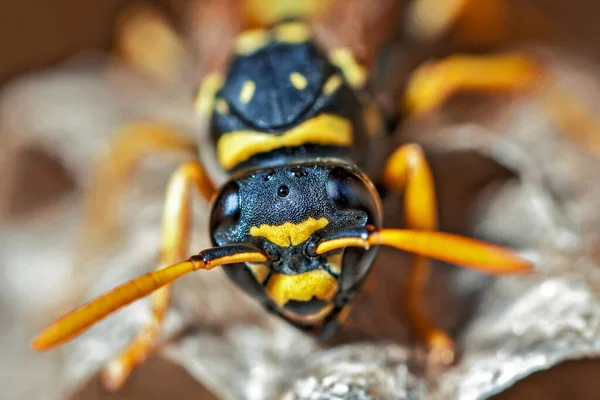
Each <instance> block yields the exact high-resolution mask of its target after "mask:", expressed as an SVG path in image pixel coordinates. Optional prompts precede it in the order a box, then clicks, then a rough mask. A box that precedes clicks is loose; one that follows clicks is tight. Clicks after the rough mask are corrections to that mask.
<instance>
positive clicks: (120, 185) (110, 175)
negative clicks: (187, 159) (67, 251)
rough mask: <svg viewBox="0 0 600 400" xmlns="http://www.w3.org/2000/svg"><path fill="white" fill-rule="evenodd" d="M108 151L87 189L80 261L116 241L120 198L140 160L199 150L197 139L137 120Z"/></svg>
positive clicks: (111, 144)
mask: <svg viewBox="0 0 600 400" xmlns="http://www.w3.org/2000/svg"><path fill="white" fill-rule="evenodd" d="M107 148H108V151H107V152H106V153H104V154H103V155H102V156H100V158H99V159H98V160H97V161H96V163H95V167H94V169H93V171H92V177H91V183H90V186H89V187H88V188H87V190H86V198H85V205H84V207H85V209H84V222H83V228H82V230H83V232H82V240H81V243H80V244H79V246H78V247H77V254H76V260H75V261H76V263H79V262H80V261H81V260H84V259H85V258H86V256H87V255H88V254H89V252H90V250H91V249H97V248H99V247H103V246H105V245H108V244H109V243H111V242H112V241H114V240H115V238H116V234H117V233H118V227H119V222H118V221H119V200H120V194H121V193H123V192H124V191H125V190H126V188H127V186H128V184H129V181H130V179H131V177H132V175H133V174H134V172H135V168H136V166H137V164H138V161H139V160H140V159H142V158H143V157H144V156H147V155H149V154H151V153H156V152H167V151H187V152H190V153H192V152H195V151H196V146H195V143H194V141H192V140H190V139H188V138H186V137H183V136H179V135H177V134H176V133H175V132H174V131H173V130H172V129H170V128H169V127H167V126H164V125H159V124H155V123H151V122H145V121H136V122H132V123H129V124H127V125H124V126H122V127H121V128H120V129H119V130H118V131H117V133H116V134H115V136H114V137H113V139H112V140H111V141H110V142H109V143H108V146H107Z"/></svg>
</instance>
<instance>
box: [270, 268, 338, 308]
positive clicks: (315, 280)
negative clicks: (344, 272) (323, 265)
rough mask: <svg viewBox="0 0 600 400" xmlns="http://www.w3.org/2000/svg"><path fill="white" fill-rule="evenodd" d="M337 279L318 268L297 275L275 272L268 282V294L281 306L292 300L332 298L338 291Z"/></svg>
mask: <svg viewBox="0 0 600 400" xmlns="http://www.w3.org/2000/svg"><path fill="white" fill-rule="evenodd" d="M338 288H339V286H338V283H337V280H336V279H335V278H334V277H333V276H332V275H331V274H330V273H329V272H327V271H324V270H322V269H316V270H313V271H309V272H304V273H302V274H296V275H285V274H279V273H276V274H273V275H271V278H270V279H269V283H267V287H266V292H267V295H268V296H269V297H270V298H271V299H272V300H273V302H275V304H277V305H278V306H279V307H283V306H284V305H285V303H287V302H288V301H290V300H296V301H309V300H311V299H312V298H313V297H315V298H317V299H319V300H325V301H327V300H331V299H332V298H333V296H335V294H336V293H337V292H338Z"/></svg>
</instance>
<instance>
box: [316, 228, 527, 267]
mask: <svg viewBox="0 0 600 400" xmlns="http://www.w3.org/2000/svg"><path fill="white" fill-rule="evenodd" d="M349 233H350V234H349V235H345V234H344V233H343V232H339V233H338V234H336V235H335V236H337V237H335V238H332V239H329V240H323V241H321V242H320V243H319V244H318V245H317V248H316V253H317V254H323V253H327V252H329V251H332V250H336V249H340V248H343V247H365V248H368V247H369V246H374V245H384V246H390V247H394V248H396V249H399V250H403V251H407V252H409V253H414V254H418V255H420V256H423V257H429V258H434V259H436V260H440V261H445V262H448V263H452V264H457V265H460V266H464V267H468V268H472V269H475V270H478V271H482V272H485V273H489V274H497V275H501V274H515V273H522V272H529V271H531V270H532V269H533V265H532V264H531V263H530V262H529V261H527V260H525V259H524V258H521V257H519V256H518V255H517V254H515V253H514V252H513V251H510V250H508V249H506V248H504V247H500V246H496V245H493V244H488V243H484V242H480V241H478V240H474V239H468V238H465V237H462V236H458V235H453V234H450V233H443V232H436V231H419V230H409V229H375V228H373V227H370V228H367V229H366V230H364V231H362V234H358V235H357V231H356V230H354V231H353V232H350V231H349Z"/></svg>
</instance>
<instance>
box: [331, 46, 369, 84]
mask: <svg viewBox="0 0 600 400" xmlns="http://www.w3.org/2000/svg"><path fill="white" fill-rule="evenodd" d="M329 59H330V60H331V63H332V64H334V65H337V66H338V67H340V68H341V70H342V72H343V73H344V76H345V77H346V80H347V81H348V83H349V84H350V86H352V87H353V88H361V87H363V86H364V85H365V83H366V81H367V71H366V70H365V68H364V67H363V66H362V65H360V64H358V63H357V62H356V60H355V59H354V56H353V55H352V52H351V51H350V49H347V48H339V49H335V50H333V51H332V52H331V54H330V56H329Z"/></svg>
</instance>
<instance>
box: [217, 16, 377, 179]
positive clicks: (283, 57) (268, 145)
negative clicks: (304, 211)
mask: <svg viewBox="0 0 600 400" xmlns="http://www.w3.org/2000/svg"><path fill="white" fill-rule="evenodd" d="M236 49H237V54H236V56H235V58H234V59H233V61H232V63H231V66H230V69H229V71H228V72H227V75H226V76H225V79H224V80H223V82H224V83H222V85H221V86H220V88H219V89H218V90H217V91H216V93H215V99H214V109H213V113H212V117H211V132H212V137H213V140H214V142H215V146H216V151H217V157H218V160H219V162H220V164H221V166H222V167H223V168H224V169H225V170H228V171H231V170H234V169H236V167H237V168H239V167H248V166H256V165H261V166H264V165H265V164H273V165H277V164H280V163H282V162H287V163H289V162H294V161H301V160H299V159H298V156H299V154H300V153H299V152H297V151H295V149H296V148H299V147H304V148H305V149H307V151H304V152H303V153H302V154H304V155H305V157H304V159H310V158H314V157H320V156H323V155H327V156H330V157H331V156H335V157H338V158H342V159H348V160H354V159H356V158H358V157H359V155H360V154H361V153H360V152H358V151H356V149H357V148H358V147H359V146H360V145H361V144H362V143H363V142H364V141H365V140H366V137H365V136H366V135H365V128H364V121H363V120H362V113H361V109H362V107H361V104H360V102H359V101H358V98H357V96H356V94H355V93H354V91H353V90H352V88H351V87H350V85H349V84H348V82H347V81H346V79H345V78H344V72H343V70H342V69H341V68H340V67H338V66H336V65H335V64H334V63H333V62H332V61H331V60H330V59H329V58H328V57H327V56H326V54H325V53H324V52H323V51H322V50H321V49H319V48H318V46H317V45H316V43H315V42H314V41H313V40H312V38H311V32H310V30H309V27H308V25H306V24H304V23H302V22H297V21H292V22H285V23H282V24H278V25H275V26H274V27H273V28H272V29H269V30H267V29H255V30H252V31H247V32H245V33H243V34H242V35H241V36H240V37H239V38H238V41H237V43H236ZM206 102H207V101H206ZM358 161H360V160H358Z"/></svg>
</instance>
